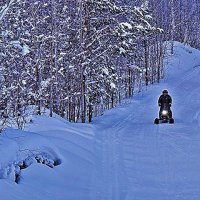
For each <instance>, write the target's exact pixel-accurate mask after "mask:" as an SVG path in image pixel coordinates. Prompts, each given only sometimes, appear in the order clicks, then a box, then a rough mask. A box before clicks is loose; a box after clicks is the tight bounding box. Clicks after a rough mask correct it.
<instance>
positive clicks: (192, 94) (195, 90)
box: [91, 44, 200, 200]
mask: <svg viewBox="0 0 200 200" xmlns="http://www.w3.org/2000/svg"><path fill="white" fill-rule="evenodd" d="M176 45H178V46H177V47H176V53H175V55H176V56H174V57H173V59H172V60H171V61H170V64H169V72H168V73H167V76H166V79H165V80H164V81H163V82H162V83H161V84H159V85H156V86H152V87H151V88H149V89H148V91H146V92H143V93H141V94H138V95H137V96H136V97H135V98H134V99H133V100H132V102H131V103H130V104H128V105H126V106H121V107H119V108H117V109H114V110H112V111H109V112H107V114H106V115H105V116H103V117H100V118H98V119H97V120H96V121H95V122H94V124H95V126H96V137H95V140H96V150H95V151H96V171H95V174H94V176H93V188H92V191H91V199H98V200H122V199H123V200H132V199H134V200H160V199H162V200H165V199H166V200H174V199H177V200H179V199H180V200H184V199H185V200H188V199H192V200H194V199H200V173H199V171H200V156H199V155H200V127H199V124H200V79H199V75H200V68H199V67H197V66H198V65H200V53H199V52H198V51H195V50H192V49H191V48H189V47H185V46H183V45H180V44H176ZM180 55H181V56H180ZM165 88H167V89H168V90H169V92H170V94H171V95H172V97H173V101H174V102H173V108H172V110H173V114H174V118H175V124H174V125H171V124H160V125H154V124H153V120H154V118H155V117H156V114H157V110H158V107H157V98H158V96H159V95H160V93H161V91H162V90H163V89H165Z"/></svg>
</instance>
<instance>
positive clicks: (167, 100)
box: [158, 94, 172, 107]
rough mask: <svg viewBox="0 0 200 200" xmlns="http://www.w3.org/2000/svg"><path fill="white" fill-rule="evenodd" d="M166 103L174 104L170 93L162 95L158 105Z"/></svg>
mask: <svg viewBox="0 0 200 200" xmlns="http://www.w3.org/2000/svg"><path fill="white" fill-rule="evenodd" d="M164 104H168V105H169V106H171V104H172V98H171V96H170V95H165V96H164V95H163V94H162V95H160V97H159V99H158V105H159V106H161V107H163V106H164Z"/></svg>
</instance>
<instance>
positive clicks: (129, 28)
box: [0, 0, 165, 127]
mask: <svg viewBox="0 0 200 200" xmlns="http://www.w3.org/2000/svg"><path fill="white" fill-rule="evenodd" d="M151 6H152V4H150V5H149V4H148V1H143V3H142V4H141V3H137V2H135V3H131V2H129V1H123V2H122V1H121V2H119V1H117V0H111V1H110V0H32V1H29V0H20V1H18V0H5V2H2V1H1V2H0V83H1V84H0V110H1V125H2V126H4V125H6V124H7V123H14V122H15V123H16V124H17V125H18V126H19V127H22V126H23V124H24V123H25V121H26V119H25V118H26V114H27V113H28V112H27V109H28V108H29V106H30V105H34V106H35V112H36V113H37V114H39V115H40V114H42V110H43V108H48V109H49V111H50V116H52V114H53V112H55V113H57V114H58V115H60V116H62V117H63V118H66V119H67V120H69V121H71V122H79V121H80V122H86V121H89V122H91V121H92V118H93V117H94V116H97V115H100V114H102V113H103V112H104V110H106V109H110V108H113V107H114V106H116V105H117V104H118V103H120V102H121V100H122V99H124V98H127V97H130V96H132V95H133V93H134V91H135V90H136V89H137V90H138V89H139V90H140V89H141V88H142V87H143V86H145V85H146V86H147V85H149V84H153V83H154V82H159V80H160V79H161V77H162V76H163V58H164V52H165V48H164V47H163V41H164V40H165V34H164V33H163V30H162V29H161V28H160V27H161V25H162V23H161V22H160V21H159V22H158V20H159V18H153V17H152V15H154V16H155V17H158V16H160V15H159V14H158V15H156V14H157V13H152V12H151V10H150V8H151Z"/></svg>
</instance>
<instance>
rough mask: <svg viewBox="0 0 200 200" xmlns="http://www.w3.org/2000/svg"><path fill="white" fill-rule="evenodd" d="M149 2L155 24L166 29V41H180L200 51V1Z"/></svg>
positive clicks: (171, 0) (153, 0) (154, 0)
mask: <svg viewBox="0 0 200 200" xmlns="http://www.w3.org/2000/svg"><path fill="white" fill-rule="evenodd" d="M149 1H150V4H149V6H150V9H151V10H152V11H153V17H154V19H155V20H156V21H155V23H156V24H157V26H159V27H161V28H163V29H164V36H165V40H166V41H179V42H182V43H185V44H189V45H191V46H192V47H194V48H197V49H200V37H199V35H200V1H199V0H168V1H160V0H149ZM172 47H173V46H172ZM172 50H173V49H172Z"/></svg>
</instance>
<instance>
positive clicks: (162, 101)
mask: <svg viewBox="0 0 200 200" xmlns="http://www.w3.org/2000/svg"><path fill="white" fill-rule="evenodd" d="M166 105H167V108H168V112H169V118H172V111H171V109H170V107H171V105H172V98H171V96H170V95H169V94H168V91H167V90H163V91H162V95H160V97H159V99H158V106H159V107H160V111H159V118H160V119H161V116H162V111H163V109H164V106H166Z"/></svg>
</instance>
